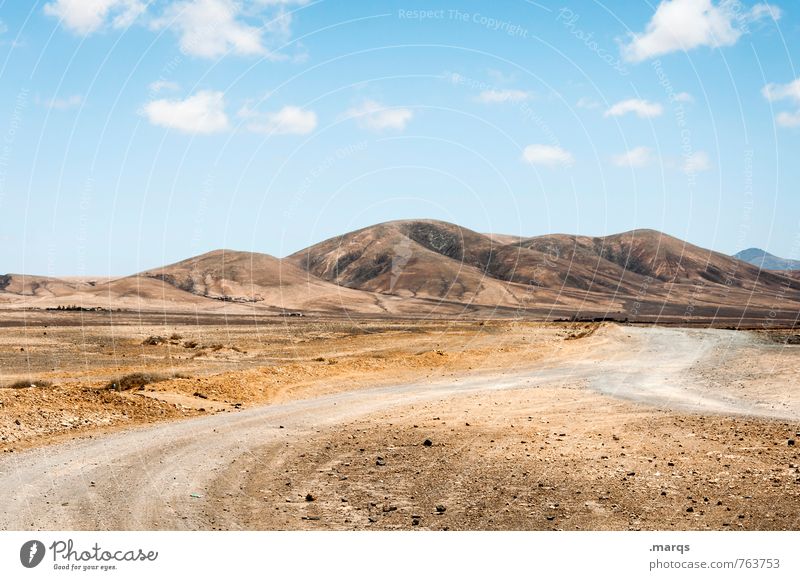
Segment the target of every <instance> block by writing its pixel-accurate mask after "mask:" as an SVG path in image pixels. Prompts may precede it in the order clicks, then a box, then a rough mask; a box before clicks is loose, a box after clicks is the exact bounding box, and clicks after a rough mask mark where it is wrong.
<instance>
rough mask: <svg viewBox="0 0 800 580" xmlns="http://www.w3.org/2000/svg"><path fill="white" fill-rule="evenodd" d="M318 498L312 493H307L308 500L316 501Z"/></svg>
mask: <svg viewBox="0 0 800 580" xmlns="http://www.w3.org/2000/svg"><path fill="white" fill-rule="evenodd" d="M315 499H316V498H315V497H314V496H313V495H311V494H310V493H307V494H306V501H314V500H315Z"/></svg>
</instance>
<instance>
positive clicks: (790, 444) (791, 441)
mask: <svg viewBox="0 0 800 580" xmlns="http://www.w3.org/2000/svg"><path fill="white" fill-rule="evenodd" d="M786 444H787V445H788V446H789V447H792V446H793V445H794V439H789V440H788V441H787V442H786Z"/></svg>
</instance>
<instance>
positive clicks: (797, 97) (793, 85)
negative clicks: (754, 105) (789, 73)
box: [761, 79, 800, 127]
mask: <svg viewBox="0 0 800 580" xmlns="http://www.w3.org/2000/svg"><path fill="white" fill-rule="evenodd" d="M761 94H762V95H764V98H765V99H767V100H768V101H770V102H774V101H782V100H789V101H794V102H795V103H797V104H800V79H795V80H793V81H792V82H790V83H786V84H785V85H781V84H777V83H770V84H768V85H767V86H765V87H764V88H763V89H761ZM775 121H776V122H777V123H778V125H780V126H781V127H800V110H797V111H795V112H793V113H787V112H786V111H784V112H781V113H778V114H777V115H776V116H775Z"/></svg>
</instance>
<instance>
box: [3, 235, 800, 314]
mask: <svg viewBox="0 0 800 580" xmlns="http://www.w3.org/2000/svg"><path fill="white" fill-rule="evenodd" d="M737 258H739V259H737ZM745 260H746V261H745ZM753 260H755V261H753ZM748 262H750V263H748ZM790 264H791V265H790ZM798 266H800V263H798V262H791V261H788V260H780V258H775V256H770V255H769V254H766V253H765V252H762V251H761V250H747V251H745V252H741V253H740V254H737V256H736V257H731V256H726V255H723V254H720V253H718V252H713V251H711V250H708V249H705V248H700V247H698V246H694V245H692V244H690V243H688V242H685V241H683V240H680V239H678V238H675V237H672V236H669V235H667V234H664V233H661V232H658V231H654V230H633V231H630V232H625V233H621V234H615V235H609V236H604V237H591V236H575V235H568V234H548V235H542V236H535V237H519V236H507V235H503V234H481V233H478V232H475V231H472V230H469V229H467V228H463V227H461V226H458V225H456V224H451V223H446V222H441V221H435V220H405V221H394V222H387V223H382V224H377V225H374V226H370V227H366V228H363V229H361V230H358V231H354V232H349V233H345V234H342V235H340V236H337V237H335V238H331V239H329V240H326V241H323V242H320V243H318V244H315V245H313V246H311V247H309V248H306V249H304V250H301V251H299V252H297V253H295V254H293V255H291V256H288V257H286V258H276V257H273V256H269V255H266V254H259V253H252V252H239V251H234V250H216V251H213V252H209V253H207V254H203V255H200V256H196V257H193V258H189V259H187V260H184V261H181V262H178V263H175V264H171V265H168V266H163V267H161V268H154V269H152V270H148V271H146V272H141V273H139V274H134V275H132V276H127V277H123V278H118V279H113V280H108V279H83V278H61V279H57V278H48V277H43V276H29V275H18V274H8V275H5V276H0V308H12V309H19V308H37V309H43V308H51V309H52V308H59V307H61V308H63V307H67V306H72V307H78V308H89V309H97V308H102V309H114V310H116V309H121V310H130V311H148V310H149V311H170V312H179V311H180V312H193V313H195V312H206V313H214V312H216V313H224V314H227V313H231V314H237V313H238V314H245V313H246V314H263V315H270V314H271V315H286V314H287V313H288V314H292V315H296V314H299V313H301V312H302V313H306V314H308V315H323V316H325V315H331V316H343V315H345V316H359V317H365V316H366V317H398V316H400V317H411V318H425V317H429V316H444V317H458V316H461V315H469V316H476V317H481V318H491V317H526V318H532V319H537V320H543V319H544V320H547V319H564V318H574V319H595V318H599V319H615V320H629V321H642V322H644V321H658V322H672V323H692V324H701V325H702V324H715V325H718V326H719V325H733V326H739V325H744V324H749V325H751V326H752V325H758V324H762V323H763V322H764V321H765V320H769V321H772V319H773V318H775V317H777V318H779V319H783V320H794V319H795V318H796V317H797V312H798V311H800V268H798V270H795V271H792V270H787V271H778V270H777V268H779V267H780V268H787V267H789V268H791V267H798ZM776 296H779V297H780V300H779V301H776Z"/></svg>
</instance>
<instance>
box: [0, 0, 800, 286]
mask: <svg viewBox="0 0 800 580" xmlns="http://www.w3.org/2000/svg"><path fill="white" fill-rule="evenodd" d="M798 32H800V5H798V4H797V3H796V2H791V1H789V0H773V1H771V2H770V3H765V2H754V1H744V0H742V1H741V2H740V1H738V0H662V1H660V2H659V1H654V0H651V1H641V2H639V1H631V0H626V1H622V0H606V1H605V2H600V1H595V0H581V1H576V0H573V1H569V0H563V1H558V2H550V1H545V0H541V1H536V2H534V1H530V0H511V1H508V2H502V3H500V2H489V1H466V0H462V1H461V2H436V1H430V0H429V1H424V2H423V1H419V2H413V1H402V2H394V1H374V2H343V1H334V0H321V1H313V0H305V1H303V0H252V1H248V2H236V1H234V0H154V1H147V0H92V1H87V0H47V1H43V2H13V1H11V0H0V272H14V273H25V274H38V275H50V276H66V275H73V276H85V275H98V276H99V275H123V274H131V273H134V272H138V271H142V270H145V269H148V268H153V267H156V266H160V265H164V264H167V263H172V262H175V261H178V260H182V259H184V258H187V257H190V256H193V255H197V254H201V253H203V252H207V251H210V250H214V249H218V248H228V249H236V250H244V251H256V252H264V253H268V254H272V255H275V256H278V257H282V256H285V255H288V254H291V253H293V252H295V251H298V250H300V249H302V248H304V247H306V246H308V245H311V244H313V243H316V242H318V241H321V240H323V239H326V238H329V237H331V236H335V235H338V234H341V233H345V232H347V231H351V230H355V229H358V228H361V227H366V226H369V225H372V224H375V223H379V222H383V221H389V220H394V219H413V218H430V219H440V220H445V221H449V222H453V223H457V224H459V225H462V226H464V227H467V228H470V229H473V230H476V231H480V232H499V233H506V234H515V235H523V236H534V235H542V234H549V233H570V234H581V235H608V234H614V233H619V232H622V231H627V230H631V229H635V228H653V229H657V230H661V231H664V232H666V233H668V234H670V235H673V236H677V237H679V238H681V239H685V240H687V241H689V242H691V243H693V244H697V245H700V246H703V247H707V248H712V249H714V250H717V251H720V252H723V253H727V254H732V253H734V252H737V251H739V250H741V249H744V248H748V247H753V246H755V247H760V248H763V249H766V250H768V251H770V252H772V253H774V254H777V255H780V256H783V257H787V258H794V259H797V258H800V195H798V187H797V184H798V183H799V182H800V163H798V161H797V160H798V159H799V158H800V156H799V155H798V153H800V149H799V148H798V145H799V144H800V72H799V71H798V70H797V67H796V66H795V59H796V58H798V57H800V34H798Z"/></svg>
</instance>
